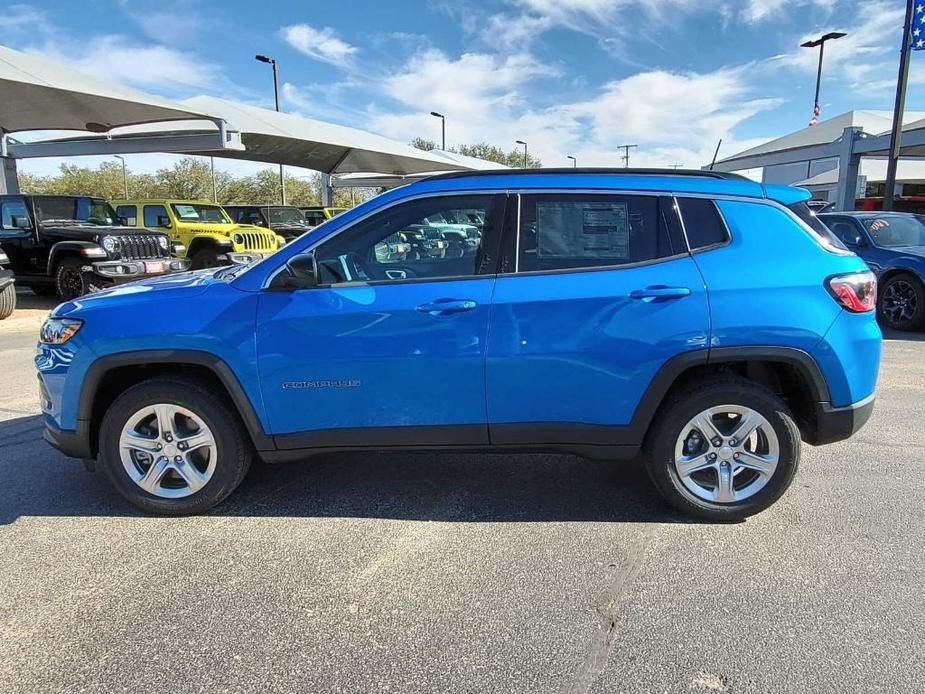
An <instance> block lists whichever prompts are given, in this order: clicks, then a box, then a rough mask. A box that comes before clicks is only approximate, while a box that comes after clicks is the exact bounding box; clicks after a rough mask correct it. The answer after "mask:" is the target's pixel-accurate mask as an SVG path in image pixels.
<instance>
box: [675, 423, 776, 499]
mask: <svg viewBox="0 0 925 694" xmlns="http://www.w3.org/2000/svg"><path fill="white" fill-rule="evenodd" d="M779 461H780V445H779V443H778V439H777V434H776V433H775V431H774V428H773V427H772V426H771V423H770V422H769V421H768V420H767V419H765V418H764V416H762V415H761V414H759V413H758V412H756V411H755V410H753V409H750V408H748V407H743V406H741V405H718V406H715V407H710V408H707V409H706V410H704V411H703V412H701V413H700V414H698V415H697V416H696V417H694V418H693V419H691V420H690V421H689V422H688V423H687V424H686V425H684V427H683V428H682V429H681V433H680V434H679V435H678V438H677V441H676V443H675V453H674V467H675V471H676V472H677V474H678V478H679V479H680V480H681V483H682V484H683V485H684V486H685V487H686V488H687V490H688V491H690V492H691V493H692V494H694V495H695V496H697V497H698V498H700V499H703V500H705V501H710V502H713V503H720V504H731V503H735V502H738V501H743V500H744V499H748V498H749V497H751V496H754V495H755V494H757V493H758V492H759V491H761V489H762V488H764V486H765V485H766V484H767V483H768V482H769V481H770V479H771V477H773V475H774V471H775V470H776V469H777V465H778V462H779Z"/></svg>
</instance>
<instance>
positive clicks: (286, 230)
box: [222, 205, 312, 243]
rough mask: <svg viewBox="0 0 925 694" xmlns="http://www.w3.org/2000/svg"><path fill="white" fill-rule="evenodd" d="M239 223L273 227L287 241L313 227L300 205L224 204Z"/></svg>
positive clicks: (234, 220)
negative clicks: (306, 219) (307, 220)
mask: <svg viewBox="0 0 925 694" xmlns="http://www.w3.org/2000/svg"><path fill="white" fill-rule="evenodd" d="M222 207H224V208H225V211H226V212H227V213H228V214H229V215H230V216H231V220H232V221H233V222H235V223H237V224H253V225H255V226H258V227H266V228H267V229H272V230H273V231H275V232H276V233H277V234H279V235H280V236H282V237H283V238H284V239H286V243H288V242H290V241H292V239H294V238H298V237H299V236H301V235H302V234H304V233H305V232H306V231H308V230H309V229H311V228H312V227H311V225H310V224H309V223H308V222H306V221H305V217H304V216H303V215H302V212H301V211H299V208H298V207H294V206H292V205H222Z"/></svg>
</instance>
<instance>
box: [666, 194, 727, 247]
mask: <svg viewBox="0 0 925 694" xmlns="http://www.w3.org/2000/svg"><path fill="white" fill-rule="evenodd" d="M678 210H679V211H680V212H681V219H682V220H683V222H684V232H685V233H686V234H687V243H688V245H689V246H690V249H691V250H692V251H694V250H697V249H698V248H706V247H708V246H715V245H717V244H720V243H725V242H726V241H728V240H729V233H728V232H727V231H726V225H725V224H723V220H722V218H721V217H720V216H719V211H718V210H717V209H716V204H715V203H714V202H713V201H712V200H707V199H705V198H678Z"/></svg>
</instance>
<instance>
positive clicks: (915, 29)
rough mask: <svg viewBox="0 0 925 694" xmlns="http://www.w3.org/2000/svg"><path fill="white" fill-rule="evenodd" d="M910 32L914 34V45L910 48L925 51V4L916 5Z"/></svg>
mask: <svg viewBox="0 0 925 694" xmlns="http://www.w3.org/2000/svg"><path fill="white" fill-rule="evenodd" d="M909 32H910V33H911V34H912V43H911V44H910V46H909V47H910V48H911V49H912V50H913V51H925V2H917V3H916V4H915V12H913V13H912V26H910V27H909Z"/></svg>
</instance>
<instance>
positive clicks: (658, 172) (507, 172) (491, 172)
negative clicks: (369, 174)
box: [429, 166, 748, 181]
mask: <svg viewBox="0 0 925 694" xmlns="http://www.w3.org/2000/svg"><path fill="white" fill-rule="evenodd" d="M522 174H530V175H537V174H539V175H542V174H558V175H562V174H607V175H617V176H684V177H693V178H718V179H728V180H736V181H744V180H748V179H746V178H745V176H740V175H739V174H734V173H727V172H725V171H704V170H701V169H638V168H637V169H627V168H606V167H604V168H593V167H581V168H575V167H572V166H567V167H560V168H549V169H545V168H544V169H487V170H485V171H453V172H452V173H445V174H437V175H436V176H430V177H429V179H430V180H434V179H446V178H469V177H472V176H516V175H522Z"/></svg>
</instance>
